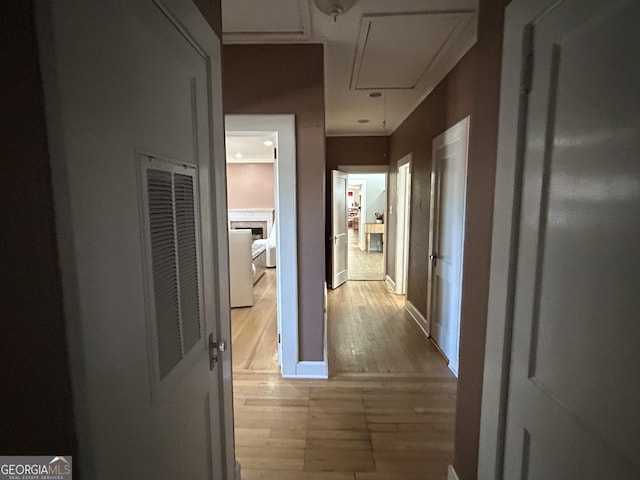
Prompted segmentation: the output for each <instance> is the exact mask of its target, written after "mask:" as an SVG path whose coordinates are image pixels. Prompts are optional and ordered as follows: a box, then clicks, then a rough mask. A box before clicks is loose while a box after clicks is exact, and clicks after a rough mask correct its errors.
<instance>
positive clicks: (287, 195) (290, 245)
mask: <svg viewBox="0 0 640 480" xmlns="http://www.w3.org/2000/svg"><path fill="white" fill-rule="evenodd" d="M225 124H226V125H225V131H226V132H233V133H249V132H277V134H278V154H277V158H276V160H275V162H274V173H275V191H276V192H275V194H276V199H275V200H276V202H275V203H276V205H275V207H276V208H275V211H276V259H277V260H276V261H277V266H276V297H277V300H276V305H277V307H276V308H277V312H278V313H277V318H278V330H279V332H278V333H279V334H280V345H279V347H278V353H280V355H279V358H278V361H279V363H280V367H281V374H282V376H283V377H292V376H298V375H299V373H298V372H297V369H298V233H297V232H298V228H297V208H296V132H295V115H225ZM225 168H226V165H225ZM225 182H226V176H225ZM223 192H225V195H226V183H225V188H224V190H223ZM225 206H226V197H225ZM225 215H226V212H225ZM225 218H226V217H225ZM225 228H226V227H225Z"/></svg>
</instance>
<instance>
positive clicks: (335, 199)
mask: <svg viewBox="0 0 640 480" xmlns="http://www.w3.org/2000/svg"><path fill="white" fill-rule="evenodd" d="M331 179H332V180H331V198H332V202H331V265H332V282H331V288H338V287H339V286H340V285H342V284H343V283H344V282H346V281H347V277H348V268H347V261H348V257H349V233H348V229H347V174H346V173H344V172H339V171H338V170H332V172H331ZM360 220H361V221H362V219H360ZM360 228H364V226H363V225H362V223H361V224H360Z"/></svg>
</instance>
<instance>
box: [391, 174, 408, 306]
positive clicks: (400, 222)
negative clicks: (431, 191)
mask: <svg viewBox="0 0 640 480" xmlns="http://www.w3.org/2000/svg"><path fill="white" fill-rule="evenodd" d="M397 183H398V188H397V201H396V212H397V215H396V219H397V220H396V222H397V224H396V230H397V235H396V275H395V276H396V293H397V294H399V295H404V294H405V293H407V273H408V271H409V233H410V229H409V224H410V223H409V219H410V207H411V163H409V162H407V163H405V164H404V165H401V166H400V167H399V168H398V182H397Z"/></svg>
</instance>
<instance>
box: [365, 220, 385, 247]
mask: <svg viewBox="0 0 640 480" xmlns="http://www.w3.org/2000/svg"><path fill="white" fill-rule="evenodd" d="M364 233H366V234H367V252H370V251H371V234H372V233H380V234H383V233H384V223H365V224H364Z"/></svg>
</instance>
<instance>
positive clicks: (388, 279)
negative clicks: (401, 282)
mask: <svg viewBox="0 0 640 480" xmlns="http://www.w3.org/2000/svg"><path fill="white" fill-rule="evenodd" d="M384 283H386V284H387V287H389V290H391V291H392V292H393V293H397V292H396V282H394V281H393V279H392V278H391V277H390V276H389V275H386V276H385V278H384Z"/></svg>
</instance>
